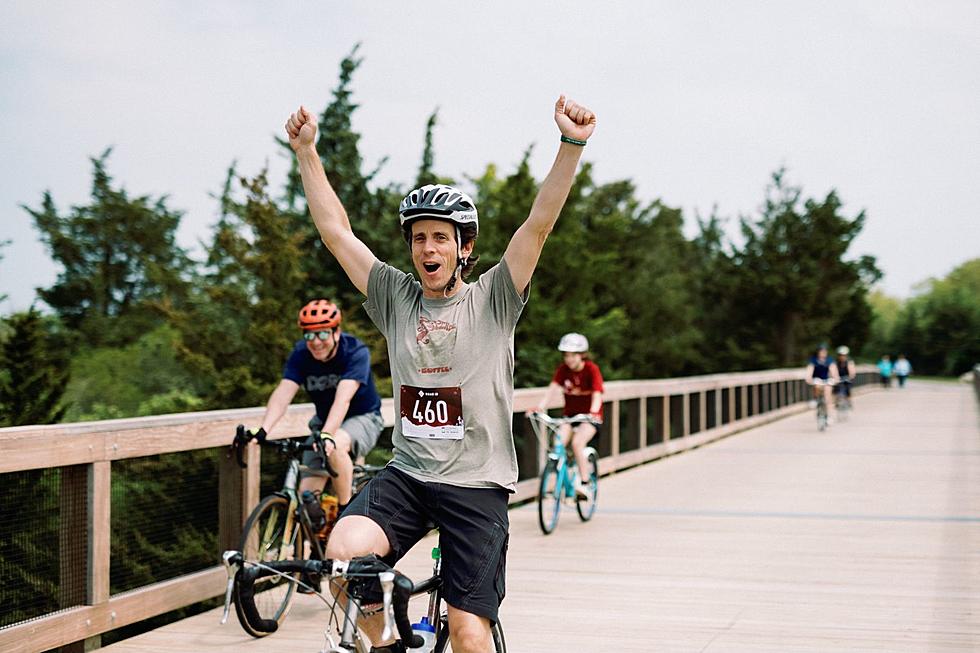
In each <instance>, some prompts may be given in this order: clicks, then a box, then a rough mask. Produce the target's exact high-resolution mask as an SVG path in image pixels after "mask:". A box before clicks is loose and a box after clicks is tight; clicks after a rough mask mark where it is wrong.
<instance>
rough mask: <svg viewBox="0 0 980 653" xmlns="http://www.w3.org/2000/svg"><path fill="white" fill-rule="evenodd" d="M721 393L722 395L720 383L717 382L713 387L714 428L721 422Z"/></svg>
mask: <svg viewBox="0 0 980 653" xmlns="http://www.w3.org/2000/svg"><path fill="white" fill-rule="evenodd" d="M728 394H731V393H730V392H729V393H728ZM721 395H722V392H721V385H720V384H719V385H718V386H717V387H715V428H718V427H719V426H721V425H722V422H723V420H722V418H721V412H722V411H721Z"/></svg>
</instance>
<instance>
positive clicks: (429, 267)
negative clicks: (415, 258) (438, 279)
mask: <svg viewBox="0 0 980 653" xmlns="http://www.w3.org/2000/svg"><path fill="white" fill-rule="evenodd" d="M422 267H423V268H424V269H425V271H426V272H428V273H429V274H432V273H434V272H437V271H438V270H439V268H440V267H442V266H441V265H440V264H438V263H423V264H422Z"/></svg>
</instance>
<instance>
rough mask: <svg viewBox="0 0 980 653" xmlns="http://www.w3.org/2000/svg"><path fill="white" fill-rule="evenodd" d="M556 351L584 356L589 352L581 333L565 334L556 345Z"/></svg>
mask: <svg viewBox="0 0 980 653" xmlns="http://www.w3.org/2000/svg"><path fill="white" fill-rule="evenodd" d="M558 351H564V352H573V353H577V354H584V353H585V352H587V351H589V341H588V339H587V338H586V337H585V336H583V335H582V334H581V333H566V334H565V335H563V336H562V337H561V342H559V343H558Z"/></svg>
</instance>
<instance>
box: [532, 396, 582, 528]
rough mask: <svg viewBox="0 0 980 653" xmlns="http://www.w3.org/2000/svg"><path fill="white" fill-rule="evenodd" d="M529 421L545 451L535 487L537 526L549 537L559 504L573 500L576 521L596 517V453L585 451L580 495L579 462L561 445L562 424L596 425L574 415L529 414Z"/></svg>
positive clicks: (554, 523) (569, 449)
mask: <svg viewBox="0 0 980 653" xmlns="http://www.w3.org/2000/svg"><path fill="white" fill-rule="evenodd" d="M527 417H528V419H529V420H530V421H531V425H532V426H533V427H534V432H535V434H536V435H537V436H538V441H539V442H541V443H542V444H543V446H546V447H547V449H548V458H547V460H546V461H545V464H544V468H543V469H542V470H541V480H540V484H539V486H538V525H539V526H541V530H542V531H543V532H544V534H545V535H548V534H550V533H551V532H553V531H554V530H555V527H556V526H558V516H559V514H560V513H561V504H562V503H563V502H565V501H569V502H570V501H574V503H575V510H576V511H577V512H578V516H579V519H581V520H582V521H584V522H585V521H589V520H590V519H592V515H594V514H595V509H596V501H597V499H598V494H599V454H598V452H596V450H595V449H593V448H592V447H586V448H585V455H586V457H587V458H588V461H589V462H588V469H589V479H588V486H589V487H588V490H587V491H586V493H585V494H586V495H585V496H582V495H581V494H579V493H577V492H576V488H577V487H578V484H579V479H578V474H579V470H578V463H577V461H576V460H575V457H574V455H572V451H571V448H570V447H569V448H566V447H565V445H564V444H563V443H562V438H561V427H562V425H564V424H569V425H571V424H576V423H580V422H589V423H591V424H593V425H595V426H598V425H599V422H598V421H597V420H596V419H595V418H593V417H592V416H590V415H584V414H582V415H574V416H572V417H550V416H549V415H547V414H546V413H539V412H533V413H528V415H527Z"/></svg>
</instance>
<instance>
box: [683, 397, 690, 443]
mask: <svg viewBox="0 0 980 653" xmlns="http://www.w3.org/2000/svg"><path fill="white" fill-rule="evenodd" d="M681 414H682V415H683V416H684V419H682V420H681V437H684V438H686V437H687V436H689V435H690V434H691V394H690V393H688V392H685V393H683V394H682V395H681Z"/></svg>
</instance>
